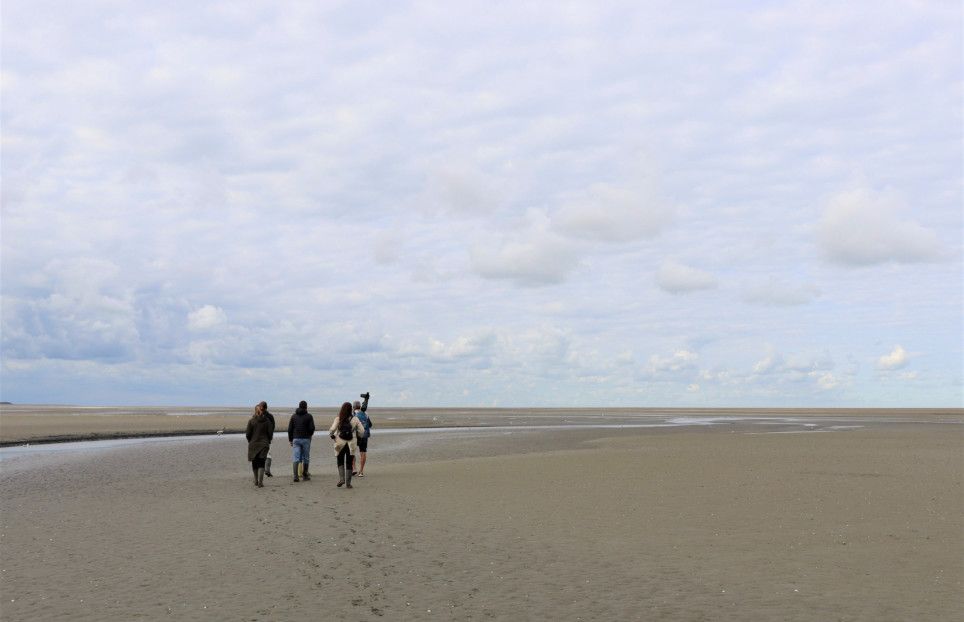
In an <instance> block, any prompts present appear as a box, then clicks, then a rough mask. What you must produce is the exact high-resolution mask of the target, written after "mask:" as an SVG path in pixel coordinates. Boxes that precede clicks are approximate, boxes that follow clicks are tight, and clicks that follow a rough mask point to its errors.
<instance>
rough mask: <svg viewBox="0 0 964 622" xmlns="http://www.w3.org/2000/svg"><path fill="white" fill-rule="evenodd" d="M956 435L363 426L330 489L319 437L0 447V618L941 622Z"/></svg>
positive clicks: (902, 427)
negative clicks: (354, 470)
mask: <svg viewBox="0 0 964 622" xmlns="http://www.w3.org/2000/svg"><path fill="white" fill-rule="evenodd" d="M962 429H964V428H962V426H961V424H960V423H959V422H958V423H953V422H949V421H946V420H941V419H940V418H939V417H937V418H931V419H927V418H925V419H924V420H922V421H918V422H916V423H911V422H899V421H894V422H877V423H874V424H871V425H865V426H862V427H852V428H834V429H831V427H830V426H825V427H818V428H812V427H810V428H808V427H804V426H801V425H789V424H787V425H769V426H763V425H754V424H750V423H747V422H745V421H736V422H730V423H727V424H724V425H718V426H712V427H674V428H637V429H621V430H614V429H600V428H594V429H590V428H582V429H543V430H531V429H519V430H508V431H498V430H471V429H466V430H450V431H430V432H428V431H420V432H419V431H415V432H408V431H391V432H388V431H385V432H383V433H382V434H381V435H380V436H379V435H378V434H376V435H375V436H374V438H373V440H372V444H371V453H370V455H371V460H370V462H369V467H368V468H367V469H366V471H368V477H366V478H364V479H361V480H356V484H357V485H356V487H355V489H354V490H351V491H348V490H345V489H338V488H336V487H335V486H334V482H335V469H334V459H333V454H332V451H331V448H330V445H329V444H328V443H327V442H326V441H327V439H326V438H317V437H316V441H315V443H314V447H313V452H312V453H313V467H312V471H313V473H314V479H313V480H312V481H311V482H302V483H298V484H292V483H291V482H290V474H289V469H290V464H289V463H288V458H289V456H290V450H289V448H288V446H287V442H282V439H278V440H276V442H275V443H274V446H273V449H272V453H273V455H274V458H275V469H274V470H275V475H276V476H275V477H274V478H271V479H267V480H266V487H265V488H263V489H256V488H255V487H254V486H253V484H252V483H251V481H250V469H249V467H248V463H246V462H244V457H245V443H244V441H243V439H242V438H240V437H237V436H227V435H225V436H220V437H213V438H181V439H175V440H172V441H165V440H156V441H151V442H140V443H135V442H132V443H129V444H123V443H121V444H120V445H119V446H114V447H112V448H108V449H97V450H92V449H87V450H82V451H78V450H75V449H73V448H70V447H66V446H64V447H61V448H56V447H54V448H47V449H45V450H43V451H40V450H37V451H27V453H22V454H17V453H12V450H10V449H7V450H3V451H4V452H6V453H5V454H4V458H3V460H2V461H0V467H2V469H0V500H2V514H0V517H2V521H0V522H2V524H0V552H2V555H0V559H2V563H0V593H2V604H0V618H2V619H3V620H36V619H44V620H58V619H63V620H132V619H159V618H165V619H185V620H194V619H197V620H201V619H205V620H206V619H234V620H268V619H293V618H295V617H304V616H305V615H307V616H309V617H311V618H318V619H333V618H340V617H343V616H348V617H349V619H360V620H368V619H370V620H375V619H391V620H398V619H416V620H418V619H425V620H428V619H464V620H485V619H551V618H557V619H566V620H578V619H583V620H637V619H639V620H661V619H665V620H701V619H705V620H774V619H780V620H868V621H869V620H875V621H876V620H911V619H912V620H950V619H962V618H964V603H962V588H964V586H962V581H964V567H962V566H964V521H962V515H964V513H962V511H961V510H962V508H964V496H962V485H961V480H962V478H964V452H962V446H964V444H962V441H964V436H962ZM816 430H821V431H816Z"/></svg>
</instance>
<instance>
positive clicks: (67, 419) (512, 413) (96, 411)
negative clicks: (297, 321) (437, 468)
mask: <svg viewBox="0 0 964 622" xmlns="http://www.w3.org/2000/svg"><path fill="white" fill-rule="evenodd" d="M271 410H272V412H273V413H274V415H275V418H276V423H277V426H278V429H279V430H284V429H286V427H287V425H288V417H289V415H290V413H291V412H292V411H293V410H294V408H293V407H290V408H289V407H285V406H281V407H272V408H271ZM311 411H312V412H313V413H314V414H315V416H316V418H318V420H319V421H321V420H329V419H330V418H332V417H333V416H334V415H335V414H336V413H337V412H338V407H337V406H312V407H311ZM373 413H374V414H373V417H374V418H375V420H376V422H377V427H378V428H380V429H383V428H404V427H449V426H456V427H461V426H495V425H510V426H526V425H545V424H559V423H571V424H576V425H579V424H598V423H600V422H605V423H611V424H614V425H619V424H633V423H640V422H643V423H645V422H647V421H664V420H667V419H672V418H675V417H687V418H714V417H733V416H748V417H756V418H761V417H768V416H771V417H783V418H785V417H805V418H808V419H812V420H829V419H834V418H843V419H851V418H860V419H868V420H878V419H885V420H916V419H919V418H924V419H926V420H929V421H954V420H960V419H961V417H962V415H961V411H960V410H959V409H957V410H955V409H802V408H771V409H761V408H756V409H754V408H750V409H746V408H713V409H706V408H703V409H700V408H675V409H660V408H612V409H606V410H601V409H587V408H544V409H543V408H526V409H499V408H378V407H376V408H374V409H373ZM250 417H251V409H250V408H243V407H193V408H187V407H167V408H165V407H78V406H36V405H2V406H0V447H3V446H9V445H17V444H22V443H38V442H63V441H72V440H97V439H105V438H130V437H137V436H180V435H193V434H212V433H215V432H218V431H220V432H223V433H225V434H230V433H240V432H243V431H244V429H245V426H246V425H247V422H248V419H249V418H250Z"/></svg>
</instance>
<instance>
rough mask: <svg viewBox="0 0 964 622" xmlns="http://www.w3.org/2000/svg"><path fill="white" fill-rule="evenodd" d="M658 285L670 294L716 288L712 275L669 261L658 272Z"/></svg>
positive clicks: (714, 278)
mask: <svg viewBox="0 0 964 622" xmlns="http://www.w3.org/2000/svg"><path fill="white" fill-rule="evenodd" d="M656 284H657V285H659V287H660V288H661V289H662V290H663V291H665V292H669V293H670V294H686V293H689V292H695V291H699V290H702V289H713V288H714V287H716V277H715V276H713V275H712V274H711V273H709V272H706V271H704V270H700V269H698V268H693V267H691V266H687V265H685V264H682V263H679V262H676V261H673V260H667V261H664V262H663V263H662V265H660V267H659V270H657V271H656Z"/></svg>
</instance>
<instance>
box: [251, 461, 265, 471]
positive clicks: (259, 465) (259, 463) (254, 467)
mask: <svg viewBox="0 0 964 622" xmlns="http://www.w3.org/2000/svg"><path fill="white" fill-rule="evenodd" d="M263 468H264V458H255V459H254V460H252V461H251V470H252V471H254V474H255V475H257V474H258V469H263Z"/></svg>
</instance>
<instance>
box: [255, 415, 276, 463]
mask: <svg viewBox="0 0 964 622" xmlns="http://www.w3.org/2000/svg"><path fill="white" fill-rule="evenodd" d="M258 406H260V407H261V408H262V409H263V410H264V416H265V418H266V419H267V420H268V421H270V422H271V435H270V437H269V438H268V457H267V458H265V459H264V474H265V475H267V476H268V477H274V475H272V474H271V447H270V445H271V441H272V440H274V415H272V414H271V413H270V412H268V402H261V403H260V404H258Z"/></svg>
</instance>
